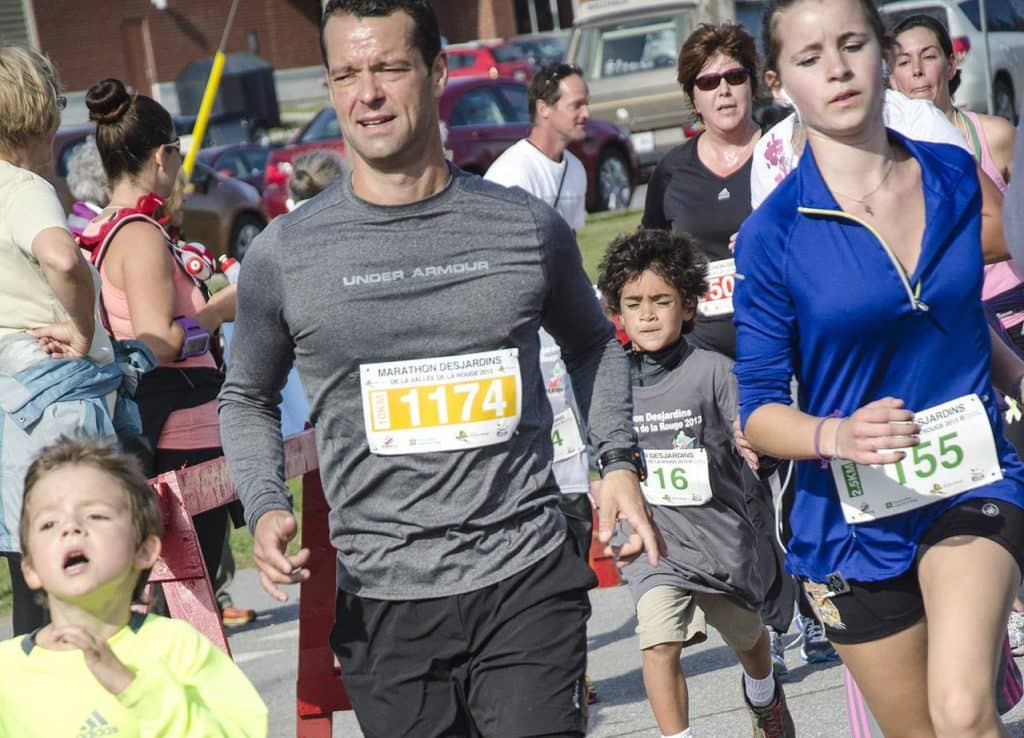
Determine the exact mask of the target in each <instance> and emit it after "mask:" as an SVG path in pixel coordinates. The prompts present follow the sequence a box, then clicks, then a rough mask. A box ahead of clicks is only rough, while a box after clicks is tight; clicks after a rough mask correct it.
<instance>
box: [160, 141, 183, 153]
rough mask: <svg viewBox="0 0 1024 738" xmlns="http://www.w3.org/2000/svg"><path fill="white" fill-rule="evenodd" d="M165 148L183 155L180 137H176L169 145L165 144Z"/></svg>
mask: <svg viewBox="0 0 1024 738" xmlns="http://www.w3.org/2000/svg"><path fill="white" fill-rule="evenodd" d="M164 148H165V149H174V150H175V151H177V152H178V153H179V154H180V153H181V139H180V138H178V137H175V138H174V139H172V140H171V141H168V142H167V143H165V144H164Z"/></svg>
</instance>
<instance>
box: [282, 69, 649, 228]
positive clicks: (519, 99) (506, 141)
mask: <svg viewBox="0 0 1024 738" xmlns="http://www.w3.org/2000/svg"><path fill="white" fill-rule="evenodd" d="M439 112H440V116H441V121H442V122H443V123H444V124H445V126H446V128H447V130H448V138H447V142H446V144H445V146H446V148H447V149H449V150H450V151H451V152H452V153H451V159H452V161H453V162H454V163H455V165H456V166H458V167H459V168H461V169H464V170H466V171H467V172H472V173H474V174H480V175H482V174H483V173H484V172H486V171H487V168H488V167H489V166H490V165H491V163H492V162H493V161H494V160H495V159H497V158H498V156H500V155H501V153H502V152H503V151H505V149H507V148H508V147H509V146H511V145H512V144H513V143H515V142H516V141H518V140H519V139H521V138H525V137H526V136H527V135H528V134H529V132H530V116H529V112H528V110H527V89H526V85H524V84H523V83H522V82H517V81H516V80H514V79H505V78H499V79H488V78H486V77H483V78H462V79H453V80H449V82H448V87H447V88H446V89H445V91H444V93H443V94H442V95H441V100H440V102H439ZM316 148H330V149H333V150H335V151H338V152H340V153H342V154H343V155H344V151H345V144H344V142H343V141H342V138H341V130H340V129H339V127H338V119H337V117H336V116H335V113H334V109H333V108H330V107H327V108H324V109H323V110H321V111H320V112H319V113H317V114H316V115H315V116H314V117H313V119H312V120H311V121H310V122H309V123H307V124H306V126H305V127H304V128H303V129H302V130H300V131H299V132H298V133H297V134H296V136H295V138H294V139H293V141H292V143H291V144H288V145H287V146H283V147H281V148H279V149H275V150H274V151H272V152H271V154H270V159H269V160H268V162H267V168H266V174H265V176H266V181H265V184H264V188H263V203H264V208H265V210H266V213H267V215H269V216H270V217H274V216H276V215H280V214H281V213H284V212H286V211H287V206H286V205H285V201H286V200H287V197H288V176H289V174H290V172H291V162H292V161H293V160H294V158H295V157H296V156H297V155H299V154H301V153H303V152H305V151H309V150H311V149H316ZM570 150H571V151H572V152H573V153H574V154H576V156H578V157H579V158H580V160H581V161H582V162H583V166H584V168H585V169H586V171H587V209H588V210H589V211H591V212H597V211H601V210H609V209H617V208H623V207H628V205H629V202H630V199H631V198H632V194H633V188H634V187H635V186H636V185H637V184H638V182H639V167H638V165H637V159H636V155H635V154H634V152H633V147H632V145H631V144H630V140H629V132H628V131H626V130H625V129H623V128H620V127H618V126H615V125H612V124H611V123H608V122H606V121H603V120H597V119H596V118H591V119H590V121H588V122H587V138H586V139H585V140H583V141H581V142H580V143H578V144H574V145H573V146H572V147H570Z"/></svg>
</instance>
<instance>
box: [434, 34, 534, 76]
mask: <svg viewBox="0 0 1024 738" xmlns="http://www.w3.org/2000/svg"><path fill="white" fill-rule="evenodd" d="M444 53H445V55H446V56H447V57H448V76H449V77H490V78H491V79H497V78H498V77H511V78H512V79H514V80H517V81H519V82H526V83H527V84H529V82H530V80H531V79H533V63H532V62H530V58H529V57H528V56H527V55H526V52H525V51H523V49H521V48H520V47H519V46H515V45H513V44H509V43H505V42H504V41H472V42H470V43H467V44H452V45H449V46H446V47H445V49H444Z"/></svg>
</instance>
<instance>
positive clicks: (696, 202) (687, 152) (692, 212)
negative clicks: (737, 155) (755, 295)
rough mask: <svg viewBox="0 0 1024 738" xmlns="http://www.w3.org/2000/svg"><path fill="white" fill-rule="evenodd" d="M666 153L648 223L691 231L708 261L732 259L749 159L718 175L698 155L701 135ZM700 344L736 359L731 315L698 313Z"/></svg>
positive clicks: (743, 214)
mask: <svg viewBox="0 0 1024 738" xmlns="http://www.w3.org/2000/svg"><path fill="white" fill-rule="evenodd" d="M699 138H700V137H699V136H697V137H695V138H691V139H690V140H689V141H687V142H686V143H684V144H682V145H680V146H677V147H676V148H674V149H672V150H671V151H669V152H668V153H667V154H665V157H664V158H663V159H662V160H661V161H660V162H659V163H658V166H657V168H656V169H655V170H654V174H652V175H651V180H650V182H649V183H648V184H647V201H646V203H645V204H644V217H643V225H644V226H645V227H647V228H665V229H671V230H672V232H673V233H688V234H689V235H691V236H693V237H694V238H695V239H696V241H697V246H698V247H699V248H700V250H701V251H703V252H704V255H705V256H706V257H707V258H708V261H718V260H720V259H731V258H732V253H731V252H730V251H729V237H730V236H732V234H734V233H736V232H737V231H738V230H739V229H740V224H741V223H743V221H744V220H746V218H747V216H748V215H750V163H751V159H747V162H746V164H744V165H743V166H742V167H740V168H739V169H738V170H736V171H735V172H733V173H732V174H731V175H729V176H728V177H719V176H718V175H716V174H714V173H713V172H712V171H711V170H709V169H708V168H707V167H706V166H704V164H703V163H702V162H701V160H700V157H698V156H697V140H698V139H699ZM689 338H690V340H692V341H693V343H695V344H696V345H697V346H699V347H700V348H705V349H710V350H712V351H718V352H720V353H723V354H725V355H726V356H728V357H729V358H730V359H735V358H736V330H735V328H733V325H732V316H731V315H720V316H715V317H711V318H706V317H704V316H700V315H698V316H697V327H696V328H695V329H694V331H693V333H692V334H691V335H690V336H689Z"/></svg>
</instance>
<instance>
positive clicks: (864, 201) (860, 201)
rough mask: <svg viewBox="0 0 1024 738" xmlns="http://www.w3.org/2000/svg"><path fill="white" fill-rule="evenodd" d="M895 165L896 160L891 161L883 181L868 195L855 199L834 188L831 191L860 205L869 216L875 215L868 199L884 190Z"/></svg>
mask: <svg viewBox="0 0 1024 738" xmlns="http://www.w3.org/2000/svg"><path fill="white" fill-rule="evenodd" d="M895 163H896V160H895V159H889V166H888V167H887V168H886V170H885V174H883V175H882V179H881V180H880V181H879V182H878V184H876V185H875V187H874V189H872V190H871V192H869V193H867V194H866V195H862V196H860V197H854V196H853V195H847V194H844V193H842V192H839V191H838V190H837V189H835V188H834V187H833V188H830V189H831V190H832V193H833V194H835V195H839V197H845V198H846V199H847V200H853V201H854V202H855V203H857V204H859V205H860V206H861V207H862V208H864V212H865V213H867V214H868V215H874V214H875V211H874V210H872V209H871V205H870V204H868V202H867V199H868V198H869V197H871V196H872V195H873V194H875V193H876V192H878V191H879V190H880V189H882V185H884V184H885V180H887V179H889V175H890V174H892V168H893V165H894V164H895Z"/></svg>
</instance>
